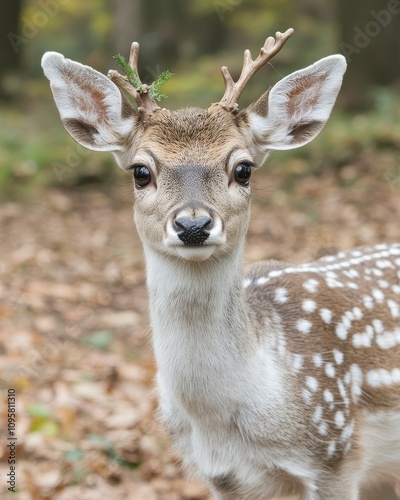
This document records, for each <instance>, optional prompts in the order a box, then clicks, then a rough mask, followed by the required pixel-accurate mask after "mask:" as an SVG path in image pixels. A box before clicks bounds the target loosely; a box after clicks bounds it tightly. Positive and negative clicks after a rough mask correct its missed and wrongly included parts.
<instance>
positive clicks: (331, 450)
mask: <svg viewBox="0 0 400 500" xmlns="http://www.w3.org/2000/svg"><path fill="white" fill-rule="evenodd" d="M335 451H336V442H335V441H333V440H332V441H330V443H329V445H328V449H327V452H326V454H327V455H328V458H332V457H333V455H334V454H335Z"/></svg>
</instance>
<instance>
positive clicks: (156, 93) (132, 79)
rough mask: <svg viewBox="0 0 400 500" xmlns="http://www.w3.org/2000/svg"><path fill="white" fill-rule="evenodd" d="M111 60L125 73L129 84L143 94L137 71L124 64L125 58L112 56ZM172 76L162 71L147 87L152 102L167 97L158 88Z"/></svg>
mask: <svg viewBox="0 0 400 500" xmlns="http://www.w3.org/2000/svg"><path fill="white" fill-rule="evenodd" d="M113 59H115V61H116V62H117V64H118V66H119V67H120V68H121V69H122V71H123V72H124V73H125V75H126V77H127V78H128V80H129V83H130V84H131V85H132V86H133V87H134V88H135V89H137V90H138V91H139V92H143V91H144V90H145V88H144V85H143V84H142V82H141V81H140V78H139V74H138V72H137V70H136V69H133V68H131V67H130V66H129V64H128V63H127V62H126V59H125V57H124V56H122V55H121V54H117V55H115V56H113ZM172 76H173V73H171V72H170V71H163V72H162V73H161V74H160V75H159V76H158V78H157V79H156V80H155V81H154V82H153V83H152V84H151V85H149V86H148V88H147V90H148V92H149V94H150V97H151V98H152V99H153V100H154V101H161V99H165V98H166V97H167V96H166V95H165V94H161V93H160V87H161V86H162V85H164V83H165V82H167V81H168V80H169V79H170V78H171V77H172Z"/></svg>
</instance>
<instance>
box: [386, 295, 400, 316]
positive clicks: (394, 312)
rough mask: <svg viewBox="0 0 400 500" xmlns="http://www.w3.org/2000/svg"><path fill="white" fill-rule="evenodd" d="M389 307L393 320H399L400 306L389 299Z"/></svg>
mask: <svg viewBox="0 0 400 500" xmlns="http://www.w3.org/2000/svg"><path fill="white" fill-rule="evenodd" d="M387 305H388V307H389V309H390V314H391V315H392V318H398V317H399V315H400V308H399V304H397V302H395V301H394V300H392V299H389V300H388V301H387Z"/></svg>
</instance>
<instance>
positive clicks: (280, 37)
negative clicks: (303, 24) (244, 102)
mask: <svg viewBox="0 0 400 500" xmlns="http://www.w3.org/2000/svg"><path fill="white" fill-rule="evenodd" d="M293 31H294V30H293V28H289V29H288V30H286V31H285V33H281V32H280V31H277V32H276V33H275V39H274V37H272V36H270V37H268V38H267V39H266V40H265V43H264V46H263V47H261V50H260V55H259V56H258V57H257V59H256V60H255V61H253V59H252V57H251V52H250V50H248V49H247V50H245V52H244V60H243V68H242V72H241V74H240V77H239V79H238V81H237V82H234V81H233V78H232V76H231V74H230V73H229V70H228V68H227V67H226V66H222V68H221V73H222V77H223V79H224V81H225V93H224V95H223V97H222V99H221V100H220V101H219V103H218V104H219V105H220V106H222V107H223V108H224V109H226V110H227V111H231V112H232V113H236V112H237V111H238V104H237V101H238V99H239V97H240V94H241V93H242V92H243V89H244V88H245V86H246V84H247V82H248V81H249V80H250V78H251V77H252V76H253V75H254V74H255V73H256V72H257V71H258V70H259V69H260V68H261V67H262V66H264V64H266V63H267V62H268V61H269V60H270V59H272V57H274V55H275V54H277V53H278V52H279V51H280V50H281V48H282V47H283V46H284V45H285V42H286V40H287V39H288V38H289V37H290V36H291V35H292V34H293Z"/></svg>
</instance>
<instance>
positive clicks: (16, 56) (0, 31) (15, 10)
mask: <svg viewBox="0 0 400 500" xmlns="http://www.w3.org/2000/svg"><path fill="white" fill-rule="evenodd" d="M21 9H22V0H12V1H11V2H10V1H8V2H3V5H2V14H1V16H0V40H2V46H1V50H0V75H1V76H0V98H5V97H7V96H8V92H7V89H6V87H5V79H6V78H7V76H8V75H9V74H10V73H11V72H13V71H15V70H18V69H19V67H20V61H21V57H20V50H19V47H20V45H19V43H18V37H19V36H20V35H19V20H20V14H21Z"/></svg>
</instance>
